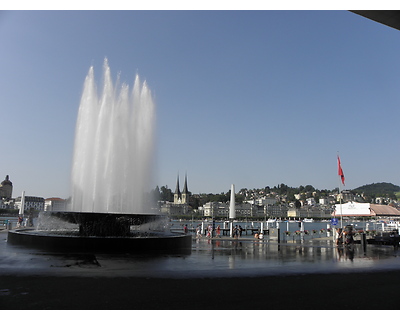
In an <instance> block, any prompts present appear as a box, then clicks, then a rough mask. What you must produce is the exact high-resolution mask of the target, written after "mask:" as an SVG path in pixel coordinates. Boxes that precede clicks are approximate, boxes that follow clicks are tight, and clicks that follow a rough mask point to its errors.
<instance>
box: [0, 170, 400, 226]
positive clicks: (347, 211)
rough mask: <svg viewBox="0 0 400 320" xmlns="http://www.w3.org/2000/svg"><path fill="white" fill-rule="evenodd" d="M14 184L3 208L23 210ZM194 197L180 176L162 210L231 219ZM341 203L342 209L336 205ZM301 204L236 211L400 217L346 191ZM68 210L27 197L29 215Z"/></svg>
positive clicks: (1, 199) (6, 190) (263, 200)
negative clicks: (196, 202)
mask: <svg viewBox="0 0 400 320" xmlns="http://www.w3.org/2000/svg"><path fill="white" fill-rule="evenodd" d="M12 189H13V185H12V182H11V181H10V179H9V176H8V175H7V176H6V178H5V180H4V181H2V182H1V184H0V208H2V209H19V208H20V207H21V197H17V198H15V199H13V198H12ZM192 199H193V197H192V194H191V193H190V192H189V189H188V183H187V176H186V175H185V180H184V186H183V189H182V191H181V190H180V185H179V176H178V178H177V182H176V188H175V192H174V200H173V201H172V202H168V201H163V202H159V208H158V210H159V211H160V212H161V213H163V214H166V215H172V216H177V215H178V216H179V215H189V214H192V215H195V216H196V217H205V218H228V217H229V208H230V203H229V202H208V203H205V204H203V205H202V206H199V207H198V208H197V209H196V210H193V209H192V205H191V204H192V203H191V200H192ZM339 200H341V202H342V203H343V204H342V205H341V206H340V207H339V206H338V205H335V202H337V201H339ZM298 204H299V205H297V204H295V203H289V204H282V203H279V202H278V199H277V198H273V197H267V196H262V197H258V198H255V199H251V200H245V201H244V202H243V203H240V204H236V206H235V211H236V217H238V218H256V219H261V220H263V219H267V218H289V219H299V218H300V219H302V218H319V219H329V218H331V217H332V215H342V216H348V217H375V216H389V217H396V216H398V217H400V211H399V210H398V209H396V208H395V207H394V206H390V205H382V204H371V203H362V202H360V199H359V198H357V196H356V195H352V193H351V192H347V191H344V192H342V193H341V194H339V195H337V196H336V197H333V196H331V197H327V198H321V199H319V203H316V202H315V200H314V198H312V197H311V198H307V199H306V200H304V201H303V200H301V201H300V200H299V201H298ZM65 210H67V200H65V199H61V198H54V197H53V198H47V199H45V198H42V197H33V196H25V212H31V211H35V212H37V211H65Z"/></svg>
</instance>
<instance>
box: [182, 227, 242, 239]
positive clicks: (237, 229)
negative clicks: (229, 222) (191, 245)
mask: <svg viewBox="0 0 400 320" xmlns="http://www.w3.org/2000/svg"><path fill="white" fill-rule="evenodd" d="M185 230H187V229H185ZM213 231H214V228H213V226H212V225H211V224H210V225H209V226H208V227H207V230H206V237H207V238H212V237H213ZM186 232H187V231H185V233H186ZM242 233H243V228H242V226H240V225H239V226H238V225H235V227H234V228H233V230H232V237H234V238H240V237H241V236H242ZM215 236H216V237H217V238H221V227H220V226H219V225H218V226H217V227H216V228H215ZM201 237H202V234H201V226H200V225H199V226H197V228H196V238H201Z"/></svg>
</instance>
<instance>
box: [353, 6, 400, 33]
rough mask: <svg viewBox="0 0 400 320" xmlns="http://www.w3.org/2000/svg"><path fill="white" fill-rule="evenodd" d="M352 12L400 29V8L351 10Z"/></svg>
mask: <svg viewBox="0 0 400 320" xmlns="http://www.w3.org/2000/svg"><path fill="white" fill-rule="evenodd" d="M350 12H353V13H355V14H358V15H360V16H363V17H365V18H368V19H371V20H373V21H376V22H379V23H382V24H384V25H387V26H389V27H392V28H394V29H397V30H400V10H350Z"/></svg>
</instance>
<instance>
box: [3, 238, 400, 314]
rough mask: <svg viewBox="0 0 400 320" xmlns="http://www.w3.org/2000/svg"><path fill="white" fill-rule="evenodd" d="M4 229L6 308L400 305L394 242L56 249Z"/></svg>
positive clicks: (248, 241) (224, 241)
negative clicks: (133, 250)
mask: <svg viewBox="0 0 400 320" xmlns="http://www.w3.org/2000/svg"><path fill="white" fill-rule="evenodd" d="M6 235H7V231H6V230H3V231H0V241H1V242H0V296H1V297H0V307H1V308H2V309H3V310H4V309H6V310H7V309H8V310H15V309H25V310H30V309H35V310H43V309H67V310H77V309H78V310H83V309H84V310H87V309H95V310H110V309H119V310H204V309H205V310H298V309H300V310H327V309H328V310H331V309H339V310H340V309H352V310H369V309H379V310H382V309H383V310H386V309H398V303H397V295H396V293H397V289H398V287H399V285H400V265H399V261H398V257H397V252H396V251H394V249H393V247H389V246H379V247H378V246H370V247H368V249H367V254H366V255H365V254H364V253H363V252H362V251H360V250H359V249H360V248H359V247H357V248H356V251H355V253H354V255H353V257H352V258H351V259H350V258H349V257H347V256H345V255H343V256H341V257H340V256H339V254H338V252H337V249H336V248H335V247H334V246H333V245H332V243H331V241H332V240H329V239H327V238H315V239H312V240H310V241H306V242H304V243H293V242H292V243H290V242H289V243H282V244H280V245H278V244H277V243H276V242H271V241H267V240H263V241H260V240H254V239H252V238H251V237H248V238H242V239H237V240H235V239H232V238H229V237H224V238H221V239H214V240H210V239H207V238H204V237H203V238H201V239H197V240H196V239H194V241H193V248H192V253H191V254H190V255H185V256H182V255H180V256H168V255H159V256H155V255H154V256H153V255H146V256H142V255H140V256H129V255H112V254H111V255H97V254H96V255H93V254H72V253H71V254H57V253H46V252H39V251H36V250H32V249H26V248H15V247H14V246H10V245H7V244H6V241H5V239H6Z"/></svg>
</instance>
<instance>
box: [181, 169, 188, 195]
mask: <svg viewBox="0 0 400 320" xmlns="http://www.w3.org/2000/svg"><path fill="white" fill-rule="evenodd" d="M182 193H186V194H188V193H189V190H188V187H187V174H185V184H184V186H183V190H182Z"/></svg>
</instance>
